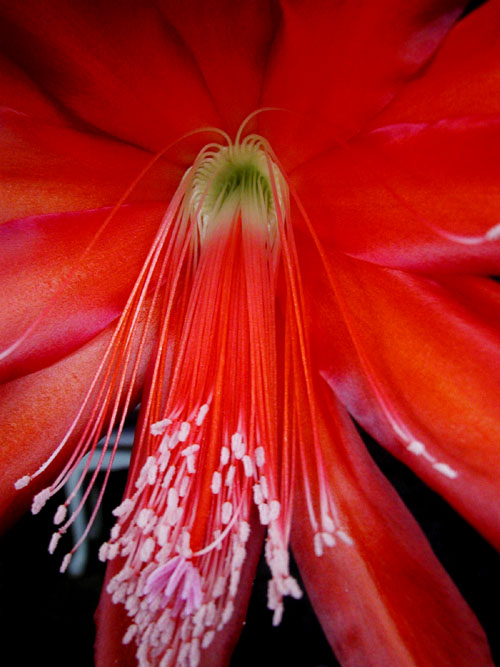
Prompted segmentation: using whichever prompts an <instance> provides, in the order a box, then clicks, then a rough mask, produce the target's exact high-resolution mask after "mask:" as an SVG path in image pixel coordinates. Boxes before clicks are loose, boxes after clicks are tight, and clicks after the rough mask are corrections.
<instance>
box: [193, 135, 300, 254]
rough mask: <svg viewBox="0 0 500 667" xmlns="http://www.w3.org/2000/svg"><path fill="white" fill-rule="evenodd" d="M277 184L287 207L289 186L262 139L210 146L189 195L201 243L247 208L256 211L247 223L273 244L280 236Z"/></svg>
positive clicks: (280, 197) (194, 173) (195, 167)
mask: <svg viewBox="0 0 500 667" xmlns="http://www.w3.org/2000/svg"><path fill="white" fill-rule="evenodd" d="M273 183H274V186H275V188H276V193H277V196H278V200H279V202H278V203H279V205H280V206H283V204H284V201H285V200H286V199H287V198H288V187H287V185H286V181H285V180H284V179H283V178H282V177H281V174H280V171H279V169H278V167H277V166H276V165H275V164H274V163H273V161H272V160H271V158H270V156H269V154H266V152H265V148H264V145H263V143H262V139H261V138H260V137H255V136H250V137H247V138H246V139H244V140H243V142H242V143H240V144H231V145H229V146H214V147H207V149H206V150H205V151H203V152H202V155H201V157H200V160H199V163H198V164H197V165H195V166H194V167H193V177H192V186H191V191H190V193H189V194H188V207H189V209H190V212H191V214H192V215H193V217H194V218H195V219H196V220H197V223H198V228H199V234H200V240H201V241H202V242H203V241H204V240H205V239H206V238H207V236H209V235H210V234H211V232H212V231H213V230H214V229H217V227H218V226H219V225H220V224H221V223H222V224H223V223H224V222H227V221H228V220H232V221H234V218H235V213H236V212H237V210H238V208H240V207H242V206H243V207H245V208H246V209H247V210H248V209H250V210H251V211H252V215H251V216H249V218H248V220H247V222H248V223H250V224H254V225H256V226H258V227H260V228H261V229H263V230H267V233H268V235H269V240H270V242H271V243H273V242H274V240H275V239H276V236H277V219H276V203H275V197H274V194H273Z"/></svg>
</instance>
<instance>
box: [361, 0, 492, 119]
mask: <svg viewBox="0 0 500 667" xmlns="http://www.w3.org/2000/svg"><path fill="white" fill-rule="evenodd" d="M499 31H500V2H499V0H490V2H485V3H484V4H483V5H482V7H480V8H479V9H477V10H476V11H474V12H472V13H471V14H470V15H469V16H467V18H465V19H464V20H463V21H461V22H460V23H459V24H458V25H457V26H456V27H455V28H454V29H453V30H452V31H451V32H450V34H449V35H448V36H447V38H446V40H445V41H444V43H443V46H442V48H441V49H440V50H439V51H438V53H437V54H436V57H435V58H434V59H433V61H432V62H431V63H430V65H429V67H428V68H427V69H426V70H425V72H424V73H423V74H422V75H421V76H420V77H418V78H416V79H414V80H413V81H410V82H409V84H408V85H407V86H406V87H405V89H404V90H403V91H402V92H401V94H400V95H399V96H398V97H397V99H395V100H394V102H393V103H392V104H391V105H390V106H389V107H388V108H387V109H386V111H385V112H384V113H383V114H382V115H381V116H380V117H379V118H377V119H375V122H374V125H376V126H378V127H380V126H381V125H389V124H391V123H401V122H415V121H435V120H439V119H440V118H448V117H451V118H455V117H459V116H473V115H485V114H497V115H498V114H500V80H499V77H498V63H499V60H500V41H499V39H498V34H499Z"/></svg>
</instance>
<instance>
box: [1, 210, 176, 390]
mask: <svg viewBox="0 0 500 667" xmlns="http://www.w3.org/2000/svg"><path fill="white" fill-rule="evenodd" d="M164 209H165V204H156V205H153V204H149V205H144V204H143V205H130V206H124V207H122V208H121V209H119V210H118V212H117V214H116V215H115V217H114V218H113V219H112V220H111V221H110V223H109V225H108V226H107V227H106V229H105V231H104V233H103V234H102V235H101V236H100V237H99V240H98V241H97V243H96V244H95V246H93V248H92V250H91V251H90V252H89V253H88V254H87V255H85V256H83V257H82V255H83V253H84V251H85V249H86V248H87V246H88V245H89V244H90V242H91V241H92V239H93V238H94V236H95V234H96V233H97V232H98V230H99V229H100V227H101V225H102V223H103V221H104V220H105V219H106V217H107V216H108V215H109V213H110V210H111V209H104V210H103V209H100V210H96V211H80V212H78V213H66V214H56V215H45V216H37V217H33V218H27V219H25V220H16V221H12V222H8V223H5V224H4V225H1V226H0V244H1V246H2V260H1V262H0V281H1V283H2V292H1V294H0V312H1V313H2V322H1V326H0V331H1V336H0V339H1V349H2V351H3V350H4V349H6V348H7V347H8V346H9V345H11V344H13V343H14V342H15V341H16V340H17V339H18V337H19V336H22V335H23V334H24V332H25V331H26V330H27V329H28V328H29V327H30V326H31V325H32V324H33V323H34V322H35V321H36V320H37V319H38V318H41V319H40V322H39V323H38V325H37V326H36V327H35V328H34V329H33V331H32V332H31V333H30V335H29V337H28V338H27V339H26V341H25V342H23V343H22V344H21V345H19V347H18V348H17V349H16V350H15V351H14V352H13V353H12V354H11V355H10V356H8V357H7V358H6V359H5V360H4V361H3V362H2V370H1V373H0V376H1V378H2V380H3V381H5V379H12V378H13V377H19V376H20V375H24V374H26V373H31V372H33V371H34V370H38V369H40V368H42V367H44V366H47V365H49V364H52V363H54V361H56V360H58V359H60V358H61V357H62V356H65V355H66V354H69V353H70V352H71V351H73V350H75V349H76V348H78V347H80V346H81V345H83V344H84V343H85V342H87V341H88V340H90V339H91V338H92V337H94V336H95V335H96V334H97V333H99V332H100V331H102V329H104V328H105V327H107V326H108V325H109V323H110V322H111V321H112V320H113V319H114V318H115V317H117V316H118V315H119V313H120V312H121V309H122V308H123V306H124V304H125V302H126V299H127V297H128V295H129V293H130V290H131V289H132V286H133V284H134V282H135V279H136V277H137V275H138V273H139V271H140V268H141V266H142V264H143V261H144V259H145V257H146V254H147V252H148V250H149V248H150V246H151V243H152V240H153V238H154V236H155V233H156V230H157V228H158V225H159V222H160V221H161V217H162V215H163V213H164Z"/></svg>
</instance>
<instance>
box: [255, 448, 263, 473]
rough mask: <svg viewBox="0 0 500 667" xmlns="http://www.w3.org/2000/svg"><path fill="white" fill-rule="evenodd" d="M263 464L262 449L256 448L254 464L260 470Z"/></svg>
mask: <svg viewBox="0 0 500 667" xmlns="http://www.w3.org/2000/svg"><path fill="white" fill-rule="evenodd" d="M264 462H265V455H264V447H257V449H256V450H255V463H256V464H257V467H258V468H262V466H263V465H264Z"/></svg>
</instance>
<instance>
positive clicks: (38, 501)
mask: <svg viewBox="0 0 500 667" xmlns="http://www.w3.org/2000/svg"><path fill="white" fill-rule="evenodd" d="M51 495H52V494H51V491H50V489H49V488H47V489H42V491H40V493H37V494H36V496H35V497H34V498H33V503H32V505H31V513H32V514H38V512H39V511H40V510H41V509H42V507H43V506H44V505H45V503H46V502H47V500H48V499H49V498H50V496H51Z"/></svg>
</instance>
